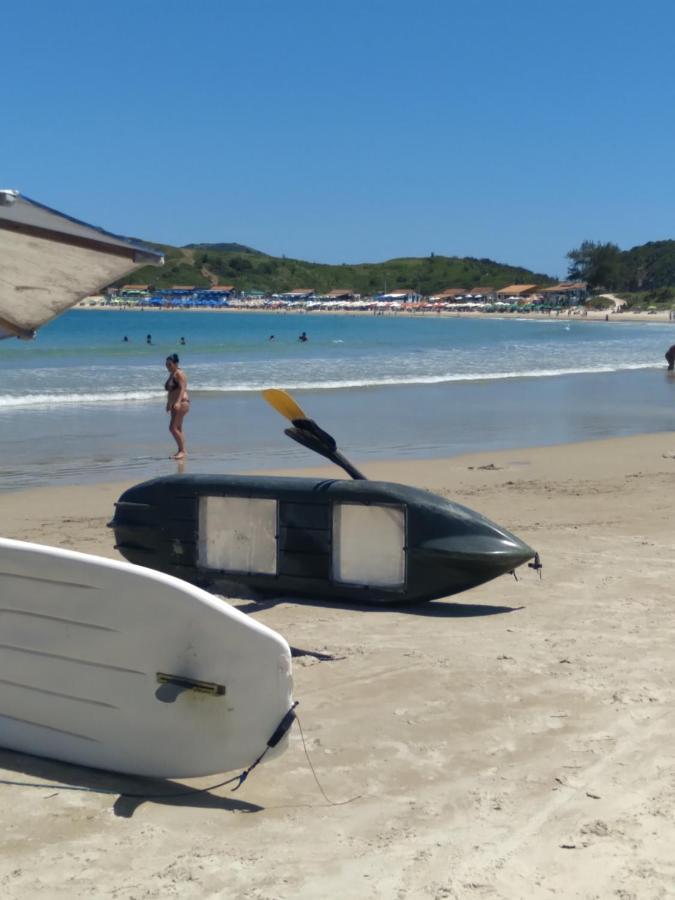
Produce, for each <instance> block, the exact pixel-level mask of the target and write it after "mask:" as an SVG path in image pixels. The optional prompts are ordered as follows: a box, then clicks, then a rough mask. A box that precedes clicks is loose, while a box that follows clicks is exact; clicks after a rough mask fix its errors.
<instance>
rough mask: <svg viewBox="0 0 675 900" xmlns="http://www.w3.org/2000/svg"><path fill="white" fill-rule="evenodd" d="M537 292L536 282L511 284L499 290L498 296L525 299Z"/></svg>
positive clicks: (501, 298)
mask: <svg viewBox="0 0 675 900" xmlns="http://www.w3.org/2000/svg"><path fill="white" fill-rule="evenodd" d="M537 292H538V288H537V285H536V284H509V285H507V286H506V287H503V288H500V289H499V290H498V291H497V298H498V299H499V300H511V299H516V300H525V299H527V298H528V297H531V296H532V294H536V293H537Z"/></svg>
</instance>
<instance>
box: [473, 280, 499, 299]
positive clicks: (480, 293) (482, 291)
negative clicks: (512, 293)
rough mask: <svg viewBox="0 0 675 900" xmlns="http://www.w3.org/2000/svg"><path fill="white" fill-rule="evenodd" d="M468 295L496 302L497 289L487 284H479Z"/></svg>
mask: <svg viewBox="0 0 675 900" xmlns="http://www.w3.org/2000/svg"><path fill="white" fill-rule="evenodd" d="M467 294H472V295H473V296H474V297H483V298H484V299H485V300H494V299H495V298H496V297H497V291H496V290H495V288H493V287H490V286H489V285H485V284H477V285H476V286H475V287H472V288H471V290H470V291H467Z"/></svg>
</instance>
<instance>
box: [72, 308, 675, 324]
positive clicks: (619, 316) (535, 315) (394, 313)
mask: <svg viewBox="0 0 675 900" xmlns="http://www.w3.org/2000/svg"><path fill="white" fill-rule="evenodd" d="M73 309H74V310H76V311H77V312H81V311H86V312H108V311H110V312H133V313H144V312H149V313H156V312H158V313H199V314H203V315H208V314H211V313H225V314H227V313H246V314H248V313H251V314H254V315H265V314H267V315H282V316H283V315H291V316H364V317H367V316H371V317H373V316H375V317H379V316H385V317H387V318H418V319H420V318H424V319H435V318H438V317H440V318H444V319H447V318H450V319H501V320H504V321H509V320H514V321H515V320H518V321H521V320H525V321H527V320H529V319H537V320H539V319H541V320H544V321H549V322H555V321H565V322H567V321H573V322H604V323H605V324H615V325H616V324H621V323H629V324H630V323H635V322H651V323H659V324H661V325H663V324H664V323H665V324H672V325H673V327H674V328H675V320H674V319H671V318H669V314H668V311H667V310H665V311H663V312H661V311H659V312H656V313H647V312H619V313H617V312H609V311H603V310H585V311H581V310H580V309H579V308H578V307H572V310H579V311H577V312H574V311H573V312H571V313H570V314H569V315H568V314H567V312H565V313H564V314H562V313H561V314H560V315H559V316H556V315H549V314H548V313H542V312H514V313H503V312H479V311H472V312H468V311H453V310H438V311H436V310H405V309H400V310H391V309H387V310H365V309H335V310H329V309H311V310H306V309H243V308H234V307H225V308H223V309H197V308H192V309H186V308H179V307H168V308H167V307H158V306H152V307H150V306H136V305H130V306H124V305H122V304H115V305H103V304H102V305H97V306H92V305H89V304H82V305H77V306H74V307H73Z"/></svg>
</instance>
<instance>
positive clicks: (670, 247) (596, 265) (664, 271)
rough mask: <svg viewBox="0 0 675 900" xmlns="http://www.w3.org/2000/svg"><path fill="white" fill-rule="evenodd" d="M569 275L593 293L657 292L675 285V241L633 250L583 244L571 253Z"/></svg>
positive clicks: (605, 245) (611, 245) (609, 244)
mask: <svg viewBox="0 0 675 900" xmlns="http://www.w3.org/2000/svg"><path fill="white" fill-rule="evenodd" d="M567 259H568V260H569V269H568V275H569V277H570V278H571V279H573V280H575V281H585V282H586V283H587V284H588V287H589V289H590V290H592V291H621V292H634V291H647V292H654V291H658V290H660V289H667V288H670V287H673V286H675V241H650V242H649V243H647V244H641V245H640V246H638V247H633V248H632V249H630V250H621V249H620V248H619V247H618V246H617V245H616V244H613V243H611V242H608V243H601V242H596V241H583V242H582V244H581V246H579V247H577V248H576V249H574V250H570V251H569V253H568V254H567Z"/></svg>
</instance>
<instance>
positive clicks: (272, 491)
mask: <svg viewBox="0 0 675 900" xmlns="http://www.w3.org/2000/svg"><path fill="white" fill-rule="evenodd" d="M265 394H266V399H268V400H269V401H270V402H271V403H272V405H274V406H275V408H277V410H278V411H280V412H282V414H283V415H285V416H286V417H287V418H289V419H290V420H291V421H292V423H293V427H292V428H289V429H287V431H286V433H287V434H288V435H289V436H290V437H292V438H293V439H294V440H296V441H298V442H299V443H301V444H303V445H304V446H306V447H309V448H310V449H313V450H315V451H316V452H318V453H320V454H321V455H323V456H326V457H327V458H328V459H331V460H332V461H333V462H335V463H337V464H338V465H339V466H341V467H342V468H344V469H345V471H347V472H348V473H349V474H350V475H351V476H352V478H353V479H354V480H352V481H347V480H344V479H318V478H283V477H270V476H257V475H256V476H246V475H239V476H237V475H201V476H200V475H194V476H187V475H173V476H167V477H163V478H156V479H153V480H151V481H147V482H144V483H143V484H139V485H136V486H134V487H132V488H130V489H129V490H127V491H125V492H124V493H123V494H122V496H121V497H120V499H119V500H118V502H117V503H116V506H115V514H114V517H113V520H112V522H111V523H110V525H111V527H112V528H113V529H114V531H115V539H116V544H115V546H116V548H117V549H118V550H119V552H120V553H121V554H122V555H123V556H124V557H125V558H126V559H128V560H130V561H131V562H135V563H138V564H140V565H144V566H148V567H149V568H154V569H159V570H160V571H162V572H167V573H170V574H172V575H175V576H178V577H180V578H184V579H185V580H187V581H190V582H192V583H195V584H199V585H207V586H214V587H215V588H216V589H218V590H219V591H221V592H222V593H226V594H230V595H232V596H238V595H241V594H242V593H244V592H250V591H253V592H254V593H257V594H262V595H269V594H274V595H277V596H297V597H309V598H313V599H316V600H346V601H350V602H365V603H389V604H391V603H416V602H419V601H425V600H433V599H436V598H440V597H447V596H450V595H452V594H458V593H460V592H462V591H466V590H469V589H470V588H473V587H476V586H478V585H480V584H483V583H485V582H486V581H491V580H492V579H493V578H497V577H498V576H500V575H503V574H505V573H507V572H512V571H513V570H514V569H516V568H517V567H518V566H521V565H523V564H524V563H527V562H528V561H529V560H534V562H533V563H531V565H532V567H533V568H539V560H538V557H537V555H536V553H535V551H534V550H533V549H532V548H531V547H529V546H528V545H527V544H525V543H524V542H523V541H521V540H520V539H519V538H517V537H515V535H513V534H511V533H510V532H508V531H507V530H505V529H504V528H502V527H500V526H499V525H496V524H495V523H494V522H491V521H490V520H489V519H486V518H485V517H484V516H482V515H481V514H480V513H477V512H474V511H473V510H471V509H468V508H467V507H465V506H461V505H460V504H458V503H453V502H451V501H449V500H446V499H445V498H443V497H439V496H437V495H435V494H432V493H430V492H429V491H425V490H420V489H419V488H414V487H408V486H406V485H401V484H392V483H388V482H378V481H368V480H366V479H365V477H364V476H363V475H362V473H361V472H359V471H358V469H356V468H355V467H354V466H353V465H352V464H351V463H350V462H349V461H348V460H347V459H346V458H345V457H344V456H343V455H342V454H341V453H340V452H339V451H338V450H337V446H336V444H335V440H334V439H333V438H332V437H331V436H330V435H329V434H327V433H326V432H325V431H323V430H322V429H321V428H319V427H318V426H317V425H316V423H315V422H314V421H313V420H312V419H309V418H308V417H307V416H306V415H305V413H304V412H303V411H302V409H300V407H299V406H298V405H297V404H296V403H295V401H294V400H293V398H291V397H290V395H288V394H286V393H285V392H284V391H277V390H270V391H266V392H265Z"/></svg>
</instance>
